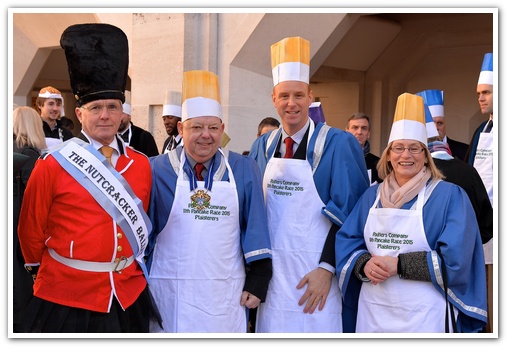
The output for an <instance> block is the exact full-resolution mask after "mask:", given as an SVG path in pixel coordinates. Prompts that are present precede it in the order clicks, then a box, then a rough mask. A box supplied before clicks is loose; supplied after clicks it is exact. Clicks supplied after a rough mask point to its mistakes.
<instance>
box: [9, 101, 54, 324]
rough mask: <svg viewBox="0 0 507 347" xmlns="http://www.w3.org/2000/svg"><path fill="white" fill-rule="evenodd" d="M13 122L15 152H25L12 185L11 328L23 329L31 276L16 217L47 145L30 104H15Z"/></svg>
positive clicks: (40, 123) (38, 119)
mask: <svg viewBox="0 0 507 347" xmlns="http://www.w3.org/2000/svg"><path fill="white" fill-rule="evenodd" d="M12 125H13V134H14V141H13V147H14V153H16V154H22V155H24V156H26V159H25V160H24V161H23V165H21V166H20V167H19V169H18V170H15V175H14V186H13V194H14V198H13V212H14V216H13V226H14V230H13V232H14V237H13V247H14V249H13V253H12V254H13V257H14V261H13V270H14V271H13V277H12V278H13V284H14V289H13V291H12V293H13V324H14V328H13V331H14V332H22V328H21V326H22V325H23V321H24V319H23V316H24V313H23V312H24V310H25V308H26V305H27V304H28V302H30V299H31V298H32V296H33V290H32V286H33V280H32V276H30V274H29V273H28V272H27V271H26V270H25V260H24V259H23V254H22V253H21V249H20V246H19V238H18V220H19V213H20V209H21V203H22V201H23V195H24V193H25V188H26V185H27V183H28V179H29V178H30V175H31V174H32V170H33V167H34V165H35V161H36V160H37V159H38V158H39V156H40V155H41V153H42V151H43V150H44V149H45V148H46V138H45V136H44V131H43V130H42V119H41V117H40V116H39V114H38V113H37V111H35V110H34V109H33V108H31V107H29V106H18V107H17V108H16V109H15V110H14V112H13V119H12Z"/></svg>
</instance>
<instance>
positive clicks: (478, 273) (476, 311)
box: [423, 182, 487, 332]
mask: <svg viewBox="0 0 507 347" xmlns="http://www.w3.org/2000/svg"><path fill="white" fill-rule="evenodd" d="M423 220H424V229H425V230H426V235H427V240H428V243H429V245H430V247H431V249H432V250H433V251H434V252H430V253H428V257H427V261H428V267H429V270H430V275H431V279H432V282H433V285H434V287H435V288H436V289H437V290H438V291H439V292H440V293H441V294H442V295H444V291H443V282H442V279H441V275H442V273H441V269H440V266H441V259H440V257H443V258H444V262H445V266H446V269H447V275H448V287H449V290H450V291H451V292H452V295H450V296H449V298H450V300H451V301H452V302H453V304H454V306H455V307H456V308H458V309H459V310H460V314H459V316H458V324H459V326H460V328H459V329H460V331H462V332H474V331H478V330H480V329H482V327H483V326H484V325H485V323H486V322H487V318H486V317H487V314H486V310H487V294H486V272H485V265H484V253H483V248H482V240H481V236H480V231H479V227H478V225H477V219H476V217H475V212H474V210H473V207H472V204H471V203H470V200H469V198H468V195H467V194H466V192H465V191H464V190H463V189H462V188H461V187H459V186H457V185H454V184H451V183H448V182H440V183H439V184H438V186H437V187H436V188H435V190H434V191H433V193H432V195H431V196H430V198H429V199H428V201H427V202H426V204H425V206H424V209H423ZM435 261H438V263H435Z"/></svg>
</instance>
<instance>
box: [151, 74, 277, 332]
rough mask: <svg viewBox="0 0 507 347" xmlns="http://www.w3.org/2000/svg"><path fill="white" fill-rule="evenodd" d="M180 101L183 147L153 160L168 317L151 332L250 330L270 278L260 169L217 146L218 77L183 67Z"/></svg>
mask: <svg viewBox="0 0 507 347" xmlns="http://www.w3.org/2000/svg"><path fill="white" fill-rule="evenodd" d="M182 101H183V108H182V109H183V112H182V117H181V122H179V123H178V131H179V133H180V135H181V136H182V137H183V140H184V142H185V146H178V147H176V149H174V150H171V151H169V153H168V154H162V155H159V156H157V157H154V158H151V159H150V160H151V167H152V175H153V188H152V193H151V200H150V208H149V215H150V218H151V220H152V222H153V233H152V235H151V236H150V240H149V247H148V252H147V254H148V266H149V272H150V286H151V288H152V290H153V295H154V297H155V300H156V302H157V304H158V307H159V308H160V312H161V314H162V317H163V321H164V328H163V329H160V327H159V326H157V325H152V329H151V331H152V332H180V333H191V332H201V333H211V332H223V333H246V332H247V313H248V309H251V308H254V307H256V306H257V305H259V303H260V302H261V301H263V300H264V299H265V297H266V292H267V289H268V284H269V281H270V279H271V275H272V267H271V245H270V240H269V233H268V226H267V223H266V212H265V210H264V197H263V194H262V186H261V176H260V172H259V168H258V167H257V165H256V164H255V162H254V161H253V160H252V159H251V158H249V157H246V156H244V155H241V154H239V153H235V152H232V151H228V150H226V149H223V148H221V147H220V141H221V138H222V135H223V132H224V124H223V123H222V107H221V105H220V89H219V81H218V76H217V75H215V74H214V73H212V72H209V71H202V70H192V71H186V72H185V73H184V75H183V88H182Z"/></svg>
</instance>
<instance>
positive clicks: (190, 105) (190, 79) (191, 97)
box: [181, 70, 222, 122]
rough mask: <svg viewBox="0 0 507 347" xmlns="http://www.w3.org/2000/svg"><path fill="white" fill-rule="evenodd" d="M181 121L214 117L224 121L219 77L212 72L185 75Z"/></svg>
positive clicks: (194, 71) (191, 72) (193, 71)
mask: <svg viewBox="0 0 507 347" xmlns="http://www.w3.org/2000/svg"><path fill="white" fill-rule="evenodd" d="M181 102H182V107H181V121H182V122H184V121H186V120H187V119H190V118H195V117H202V116H214V117H218V118H220V119H222V107H221V105H220V86H219V83H218V76H217V75H215V74H214V73H213V72H210V71H203V70H192V71H186V72H185V73H184V74H183V87H182V94H181Z"/></svg>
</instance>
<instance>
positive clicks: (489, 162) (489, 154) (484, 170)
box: [465, 53, 495, 333]
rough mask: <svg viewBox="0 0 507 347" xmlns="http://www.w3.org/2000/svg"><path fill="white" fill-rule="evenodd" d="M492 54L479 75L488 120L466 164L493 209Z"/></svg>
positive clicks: (489, 264) (488, 251)
mask: <svg viewBox="0 0 507 347" xmlns="http://www.w3.org/2000/svg"><path fill="white" fill-rule="evenodd" d="M493 86H494V75H493V53H486V54H485V55H484V59H483V61H482V67H481V72H480V73H479V80H478V81H477V96H478V101H479V106H480V108H481V113H482V114H483V115H485V116H486V117H488V120H486V121H484V122H483V123H481V125H479V126H478V127H477V129H476V130H475V132H474V134H473V136H472V140H471V141H470V146H469V148H468V152H467V154H466V156H465V161H466V162H467V163H469V164H470V165H472V166H473V167H475V169H476V170H477V172H478V173H479V175H480V176H481V179H482V182H483V183H484V186H485V187H486V191H487V192H488V196H489V201H490V202H491V206H493V207H494V203H493V191H494V186H493V182H494V181H493V178H494V167H493V154H494V151H495V144H494V136H495V135H494V134H495V132H494V128H493V100H494V99H493ZM493 240H494V238H493V237H492V238H491V239H490V240H489V241H488V242H487V243H486V244H485V245H484V255H485V262H486V269H487V276H488V279H487V281H488V311H489V315H488V325H487V326H486V329H485V331H486V332H488V333H490V332H493V242H494V241H493Z"/></svg>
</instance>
